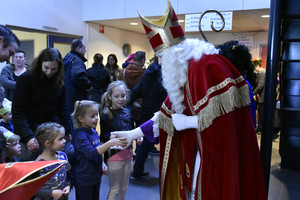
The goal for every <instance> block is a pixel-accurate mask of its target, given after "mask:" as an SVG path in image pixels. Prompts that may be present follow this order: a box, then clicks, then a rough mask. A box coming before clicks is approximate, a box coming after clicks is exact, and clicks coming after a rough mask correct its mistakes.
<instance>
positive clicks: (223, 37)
mask: <svg viewBox="0 0 300 200" xmlns="http://www.w3.org/2000/svg"><path fill="white" fill-rule="evenodd" d="M186 36H187V37H188V38H200V39H202V37H201V35H200V34H199V33H190V34H186ZM205 36H206V38H207V40H208V41H209V42H210V43H212V44H214V45H220V44H223V43H225V42H227V41H230V40H236V39H237V37H238V36H253V46H252V47H248V48H249V50H250V53H251V54H252V57H253V58H254V57H261V55H260V53H261V52H260V46H261V45H267V43H268V32H245V33H225V32H220V33H205Z"/></svg>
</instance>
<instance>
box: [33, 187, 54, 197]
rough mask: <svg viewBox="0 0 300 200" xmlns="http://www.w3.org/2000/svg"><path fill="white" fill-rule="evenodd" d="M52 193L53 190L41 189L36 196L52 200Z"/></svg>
mask: <svg viewBox="0 0 300 200" xmlns="http://www.w3.org/2000/svg"><path fill="white" fill-rule="evenodd" d="M52 191H53V190H51V189H44V188H41V189H39V190H38V191H37V192H36V193H35V196H37V197H40V198H42V199H50V198H51V197H52Z"/></svg>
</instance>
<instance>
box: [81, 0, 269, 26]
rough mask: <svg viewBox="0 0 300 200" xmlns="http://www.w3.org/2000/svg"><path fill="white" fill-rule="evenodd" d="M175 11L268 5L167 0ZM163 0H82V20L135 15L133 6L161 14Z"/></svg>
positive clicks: (247, 0) (261, 0)
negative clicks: (105, 0)
mask: <svg viewBox="0 0 300 200" xmlns="http://www.w3.org/2000/svg"><path fill="white" fill-rule="evenodd" d="M171 4H172V6H173V7H174V9H175V12H176V13H177V14H189V13H200V12H203V11H205V10H208V9H215V10H218V11H233V10H249V9H264V8H270V0H224V1H222V0H171ZM166 9H167V0H151V1H146V0H130V1H128V0H110V1H107V3H104V1H100V0H84V1H83V19H84V21H91V20H104V19H120V18H133V17H138V13H137V10H138V11H139V12H140V13H141V14H142V15H143V16H145V17H147V16H162V15H163V14H164V12H165V11H166Z"/></svg>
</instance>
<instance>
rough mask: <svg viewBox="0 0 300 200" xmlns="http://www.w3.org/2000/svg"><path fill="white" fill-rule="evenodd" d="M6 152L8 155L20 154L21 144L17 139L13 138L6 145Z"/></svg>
mask: <svg viewBox="0 0 300 200" xmlns="http://www.w3.org/2000/svg"><path fill="white" fill-rule="evenodd" d="M8 154H9V156H19V155H21V145H20V143H19V140H13V141H11V143H10V144H9V145H8Z"/></svg>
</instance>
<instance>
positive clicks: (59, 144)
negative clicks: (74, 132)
mask: <svg viewBox="0 0 300 200" xmlns="http://www.w3.org/2000/svg"><path fill="white" fill-rule="evenodd" d="M65 143H66V140H65V129H64V128H60V129H59V130H58V135H57V136H56V138H55V139H54V141H53V145H52V149H53V150H54V151H62V150H63V149H64V148H65Z"/></svg>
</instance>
